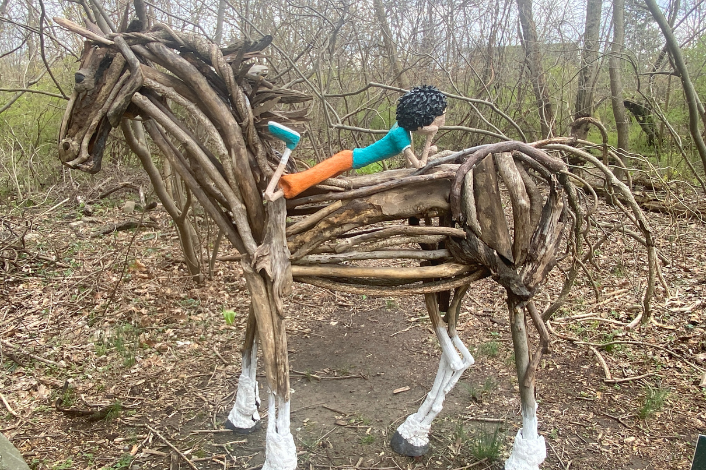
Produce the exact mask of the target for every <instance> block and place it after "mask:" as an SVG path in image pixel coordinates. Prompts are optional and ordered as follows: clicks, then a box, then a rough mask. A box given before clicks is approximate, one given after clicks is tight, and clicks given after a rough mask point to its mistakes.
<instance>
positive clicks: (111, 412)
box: [105, 400, 123, 421]
mask: <svg viewBox="0 0 706 470" xmlns="http://www.w3.org/2000/svg"><path fill="white" fill-rule="evenodd" d="M122 409H123V404H122V403H120V401H119V400H116V401H115V402H113V404H111V405H110V406H108V412H107V413H106V415H105V420H106V421H112V420H114V419H115V418H117V417H118V416H120V412H121V411H122Z"/></svg>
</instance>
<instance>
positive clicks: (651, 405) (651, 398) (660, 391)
mask: <svg viewBox="0 0 706 470" xmlns="http://www.w3.org/2000/svg"><path fill="white" fill-rule="evenodd" d="M668 395H669V390H668V389H666V388H661V387H652V386H651V385H647V386H646V387H645V397H644V398H643V400H642V406H641V407H640V409H639V411H638V412H637V415H638V416H639V417H640V419H647V418H649V417H650V416H652V415H653V414H655V413H656V412H658V411H659V410H661V409H662V407H663V406H664V402H665V401H666V400H667V396H668Z"/></svg>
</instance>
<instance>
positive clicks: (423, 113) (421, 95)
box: [397, 85, 446, 131]
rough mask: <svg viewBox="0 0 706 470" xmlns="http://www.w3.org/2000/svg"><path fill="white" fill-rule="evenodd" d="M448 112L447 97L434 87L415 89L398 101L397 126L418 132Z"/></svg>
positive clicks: (427, 86) (423, 86) (426, 86)
mask: <svg viewBox="0 0 706 470" xmlns="http://www.w3.org/2000/svg"><path fill="white" fill-rule="evenodd" d="M444 111H446V96H444V94H443V93H442V92H440V91H439V89H438V88H436V87H435V86H432V85H422V86H419V87H414V88H412V89H411V90H409V91H408V92H407V93H405V94H404V95H402V96H401V97H400V99H399V100H398V101H397V124H398V125H399V126H400V127H402V128H404V129H406V130H408V131H416V130H417V129H419V128H420V127H424V126H428V125H429V124H431V123H432V122H433V121H434V119H436V118H437V116H441V115H442V114H444Z"/></svg>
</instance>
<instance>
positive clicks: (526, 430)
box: [505, 405, 547, 470]
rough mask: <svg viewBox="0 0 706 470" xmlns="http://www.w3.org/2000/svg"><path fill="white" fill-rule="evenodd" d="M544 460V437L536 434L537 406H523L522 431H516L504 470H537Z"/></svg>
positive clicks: (545, 453) (545, 455)
mask: <svg viewBox="0 0 706 470" xmlns="http://www.w3.org/2000/svg"><path fill="white" fill-rule="evenodd" d="M526 408H527V409H526ZM546 458H547V446H546V444H545V443H544V437H543V436H540V435H539V433H538V432H537V406H536V405H535V406H534V407H524V406H523V407H522V429H520V430H519V431H517V436H515V442H514V444H513V446H512V453H511V454H510V458H508V459H507V460H506V461H505V470H539V465H541V463H542V462H544V459H546Z"/></svg>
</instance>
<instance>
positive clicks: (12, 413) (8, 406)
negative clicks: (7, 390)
mask: <svg viewBox="0 0 706 470" xmlns="http://www.w3.org/2000/svg"><path fill="white" fill-rule="evenodd" d="M0 399H1V400H2V402H3V404H4V405H5V408H7V411H9V412H10V414H11V415H12V416H14V417H15V418H19V419H22V417H21V416H20V415H18V414H17V413H16V412H15V410H13V409H12V407H11V406H10V404H9V403H8V402H7V398H5V395H3V394H2V393H0Z"/></svg>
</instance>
